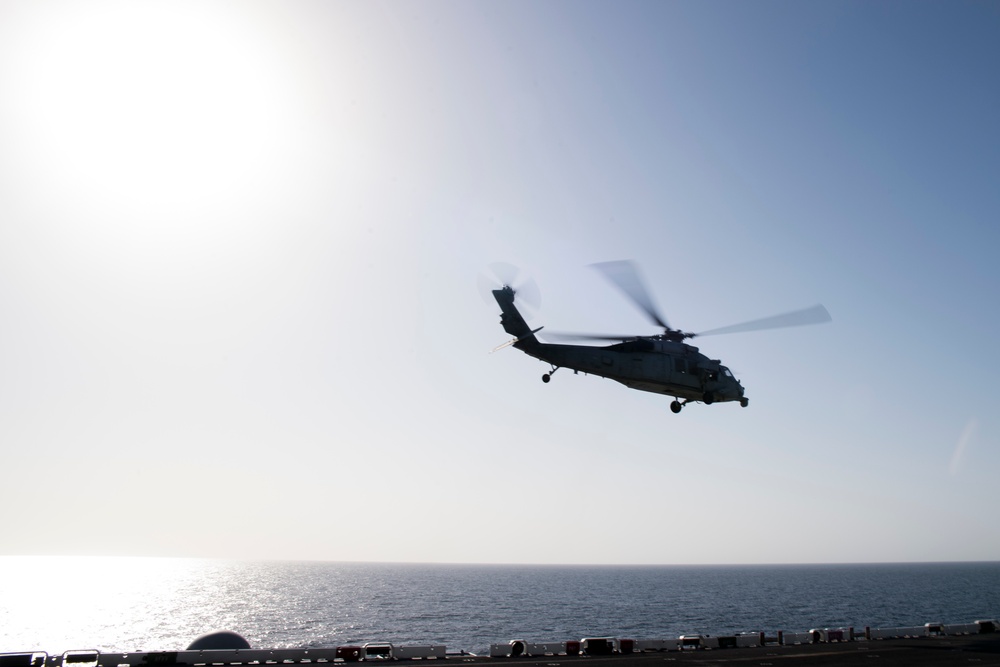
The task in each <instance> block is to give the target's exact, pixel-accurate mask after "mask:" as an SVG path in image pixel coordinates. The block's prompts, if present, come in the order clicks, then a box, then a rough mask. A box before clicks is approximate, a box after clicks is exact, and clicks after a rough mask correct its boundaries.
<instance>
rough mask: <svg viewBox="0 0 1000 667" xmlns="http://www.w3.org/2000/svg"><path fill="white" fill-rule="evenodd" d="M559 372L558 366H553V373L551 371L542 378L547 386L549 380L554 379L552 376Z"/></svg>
mask: <svg viewBox="0 0 1000 667" xmlns="http://www.w3.org/2000/svg"><path fill="white" fill-rule="evenodd" d="M557 370H559V367H558V366H553V367H552V370H551V371H549V372H548V373H546V374H545V375H543V376H542V382H544V383H545V384H548V383H549V380H551V379H552V374H553V373H555V372H556V371H557Z"/></svg>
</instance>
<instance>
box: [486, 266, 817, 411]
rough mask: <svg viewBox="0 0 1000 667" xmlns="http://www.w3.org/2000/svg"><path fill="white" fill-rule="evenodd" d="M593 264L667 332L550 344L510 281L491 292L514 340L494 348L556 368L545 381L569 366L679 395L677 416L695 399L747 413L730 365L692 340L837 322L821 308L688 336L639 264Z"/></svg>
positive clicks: (587, 336)
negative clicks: (658, 300) (663, 309)
mask: <svg viewBox="0 0 1000 667" xmlns="http://www.w3.org/2000/svg"><path fill="white" fill-rule="evenodd" d="M591 266H592V267H593V268H595V269H597V270H598V271H600V272H601V273H602V274H603V275H604V277H605V278H607V279H608V280H609V281H611V283H612V284H613V285H615V286H616V287H617V288H618V289H619V290H621V291H622V293H623V294H625V295H626V296H627V297H628V298H629V299H631V300H632V301H633V302H634V303H635V305H636V306H638V307H639V309H640V310H642V311H643V312H644V313H645V314H646V316H647V317H648V318H649V319H650V321H651V322H652V323H653V324H655V325H657V326H658V327H661V328H662V329H663V333H659V334H654V335H650V336H636V335H628V336H620V335H607V334H602V335H594V334H551V333H550V334H547V335H546V338H550V339H556V340H557V339H577V340H603V341H617V342H615V343H613V344H611V345H606V346H602V347H598V346H593V345H569V344H561V343H543V342H541V341H540V340H538V337H537V336H536V334H537V333H538V332H539V331H541V330H542V328H543V327H538V328H537V329H532V328H531V327H529V326H528V324H527V322H525V320H524V317H523V316H522V315H521V313H520V312H519V311H518V309H517V306H516V305H515V304H514V299H515V295H516V294H517V292H518V290H517V289H515V288H514V287H513V286H512V285H511V284H510V282H512V281H505V282H504V283H503V285H502V286H501V287H500V288H499V289H494V290H491V291H492V294H493V297H494V298H495V299H496V302H497V304H498V305H499V306H500V311H501V315H500V324H501V325H502V326H503V328H504V331H506V332H507V333H509V334H511V335H512V336H514V338H513V339H512V340H510V341H508V342H506V343H504V344H502V345H499V346H497V347H496V348H494V350H493V351H494V352H496V351H497V350H500V349H502V348H504V347H507V346H510V345H513V346H514V347H515V348H516V349H518V350H521V351H522V352H524V353H525V354H527V355H529V356H532V357H535V358H536V359H540V360H541V361H544V362H546V363H548V364H550V365H551V367H552V368H551V370H550V371H548V372H547V373H545V374H544V375H542V381H543V382H546V383H548V382H549V381H550V380H551V379H552V374H553V373H555V372H556V371H557V370H559V369H560V368H570V369H572V370H573V372H574V373H587V374H590V375H597V376H599V377H603V378H607V379H609V380H614V381H616V382H620V383H622V384H623V385H625V386H626V387H628V388H629V389H638V390H640V391H649V392H653V393H656V394H665V395H667V396H673V397H674V400H673V401H672V402H671V403H670V410H671V411H672V412H673V413H674V414H677V413H679V412H680V411H681V409H682V408H683V407H684V406H685V405H687V404H688V403H692V402H700V403H704V404H706V405H711V404H713V403H725V402H731V401H733V402H739V404H740V405H741V406H742V407H744V408H745V407H747V406H748V405H749V404H750V399H748V398H747V397H746V393H745V390H744V388H743V385H742V384H741V383H740V381H739V380H738V379H736V377H735V376H734V375H733V373H732V372H731V371H730V370H729V368H727V367H726V366H724V365H722V363H721V362H720V361H719V360H718V359H710V358H709V357H707V356H705V355H704V354H702V353H701V352H700V351H699V350H698V348H697V347H695V346H693V345H689V344H688V343H686V342H685V341H686V340H688V339H691V338H695V337H697V336H710V335H717V334H727V333H742V332H747V331H760V330H764V329H778V328H784V327H794V326H802V325H806V324H822V323H824V322H830V321H831V320H832V318H831V317H830V313H829V312H827V310H826V308H824V307H823V306H822V305H816V306H812V307H811V308H804V309H802V310H795V311H792V312H789V313H783V314H780V315H773V316H771V317H765V318H761V319H758V320H751V321H749V322H742V323H740V324H734V325H731V326H727V327H721V328H718V329H711V330H709V331H702V332H700V333H689V332H686V331H681V330H680V329H674V328H672V327H671V326H670V325H669V324H667V321H666V320H665V319H664V318H663V317H662V316H661V315H660V314H659V312H658V311H657V309H656V307H655V306H654V305H653V300H652V299H651V298H650V296H649V292H648V291H647V290H646V287H645V283H644V282H643V280H642V278H641V277H640V275H639V270H638V268H637V267H636V265H635V264H634V263H633V262H631V261H628V260H621V261H614V262H601V263H598V264H592V265H591Z"/></svg>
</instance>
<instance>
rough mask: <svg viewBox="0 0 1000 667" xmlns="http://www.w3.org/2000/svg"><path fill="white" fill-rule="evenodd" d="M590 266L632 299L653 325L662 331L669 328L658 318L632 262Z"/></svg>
mask: <svg viewBox="0 0 1000 667" xmlns="http://www.w3.org/2000/svg"><path fill="white" fill-rule="evenodd" d="M591 266H592V267H594V268H595V269H597V270H598V271H600V272H601V273H603V274H604V277H605V278H607V279H608V280H610V281H611V282H612V283H613V284H614V285H615V287H617V288H618V289H620V290H621V291H622V293H623V294H624V295H625V296H627V297H628V298H630V299H632V301H633V302H635V304H636V305H637V306H639V308H641V309H642V310H643V311H644V312H645V313H646V315H648V316H649V319H650V320H651V321H652V322H653V323H654V324H656V325H657V326H659V327H661V328H663V329H669V328H670V325H669V324H667V321H666V320H664V319H663V317H661V316H660V313H659V311H658V310H657V309H656V306H655V305H653V299H652V298H651V297H650V296H649V292H648V291H647V290H646V285H645V283H644V282H643V280H642V278H641V277H640V276H639V269H638V267H636V265H635V263H634V262H631V261H629V260H619V261H615V262H598V263H597V264H591Z"/></svg>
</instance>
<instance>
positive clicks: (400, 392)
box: [0, 1, 1000, 563]
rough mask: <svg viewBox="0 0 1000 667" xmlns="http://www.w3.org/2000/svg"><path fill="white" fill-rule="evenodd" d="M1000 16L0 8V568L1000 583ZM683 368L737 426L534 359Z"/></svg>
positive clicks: (392, 7) (65, 5) (361, 5)
mask: <svg viewBox="0 0 1000 667" xmlns="http://www.w3.org/2000/svg"><path fill="white" fill-rule="evenodd" d="M998 34H1000V6H998V5H997V4H995V3H990V2H920V1H915V2H879V3H870V2H826V3H816V2H813V3H800V2H753V3H739V2H721V3H720V2H638V3H636V2H632V3H628V2H616V3H607V2H541V3H538V2H477V3H456V2H396V3H390V2H340V3H336V2H286V3H281V4H280V5H278V4H275V3H247V2H178V3H154V2H103V1H98V2H90V3H85V4H80V3H72V2H57V1H47V2H45V1H43V2H33V3H5V4H4V5H2V6H0V146H2V150H0V313H2V325H0V470H2V471H3V476H4V482H3V484H2V485H0V518H2V524H3V526H4V529H3V531H2V532H0V553H8V554H23V553H26V554H41V553H46V554H107V555H117V554H122V555H161V556H175V555H176V556H209V557H244V558H302V559H330V560H379V561H442V562H513V563H521V562H524V563H787V562H856V561H920V560H997V559H1000V531H997V530H996V516H995V509H996V508H997V507H998V506H1000V486H998V485H997V484H996V478H997V470H998V467H1000V451H998V445H1000V437H998V435H1000V423H998V418H997V416H996V414H997V412H996V402H997V399H998V398H1000V390H998V384H997V379H998V377H1000V363H998V361H997V355H996V349H995V345H994V343H995V340H996V334H997V331H998V315H997V313H998V308H997V292H998V287H1000V285H998V283H1000V269H998V267H997V262H996V251H997V247H998V245H1000V244H998V241H1000V238H998V236H1000V232H998V229H1000V226H998V224H997V223H998V221H1000V129H998V128H1000V124H998V123H997V118H998V109H1000V86H998V84H997V71H998V68H1000V40H998V39H997V35H998ZM622 258H632V259H635V260H636V261H637V262H638V263H639V264H640V265H641V266H642V268H643V271H644V273H645V276H646V278H647V281H648V283H649V287H650V289H651V291H652V292H653V293H654V295H655V298H656V300H657V302H658V304H659V305H660V308H661V310H662V311H663V312H664V314H665V315H666V316H667V318H668V319H669V321H670V323H671V324H673V325H674V326H678V327H680V328H683V329H685V330H695V331H697V330H705V329H711V328H715V327H719V326H724V325H726V324H731V323H734V322H740V321H744V320H749V319H754V318H756V317H762V316H766V315H771V314H774V313H778V312H783V311H787V310H791V309H794V308H799V307H805V306H809V305H812V304H814V303H823V304H825V305H826V306H827V308H828V309H829V310H830V312H831V313H832V315H833V318H834V321H833V323H832V324H828V325H824V326H820V327H810V328H800V329H788V330H782V331H774V332H758V333H751V334H745V335H738V336H736V335H734V336H720V337H717V338H706V339H702V340H701V341H699V345H700V346H701V348H702V351H704V352H706V353H707V354H709V355H710V356H712V357H713V358H720V359H722V360H723V362H724V363H726V364H728V365H729V366H730V367H731V368H732V369H733V370H734V372H735V373H736V374H737V375H738V377H740V378H741V380H742V381H743V383H744V385H745V386H746V387H747V395H748V396H749V397H750V407H748V408H747V409H741V408H739V407H738V406H737V405H735V404H723V405H714V406H711V407H706V406H703V405H692V406H689V407H688V408H686V409H685V410H684V412H683V413H682V414H680V415H673V414H672V413H671V412H670V411H669V399H665V398H663V397H659V396H656V395H652V394H645V393H641V392H635V391H629V390H627V389H625V388H624V387H622V386H620V385H618V384H616V383H613V382H610V381H607V380H602V379H599V378H594V377H586V376H583V375H577V376H574V375H572V374H571V373H569V372H565V371H564V372H563V373H558V374H556V376H555V377H554V379H553V381H552V383H550V384H547V385H546V384H543V383H542V382H541V381H540V379H539V378H540V376H541V374H542V373H543V372H544V371H545V370H546V366H545V365H544V364H542V363H540V362H538V361H536V360H534V359H531V358H528V357H526V356H524V355H522V354H520V353H519V352H518V351H516V350H514V349H506V350H503V351H502V352H498V353H497V354H492V355H491V354H489V350H490V349H492V348H493V347H494V346H496V345H497V344H499V343H501V342H504V341H505V340H506V339H507V336H506V334H505V333H504V332H503V331H502V329H501V328H500V326H499V317H498V309H497V307H496V304H495V303H489V302H484V301H483V300H482V298H481V296H480V294H479V293H478V290H477V276H478V275H479V274H480V273H481V272H482V271H484V270H485V269H486V267H487V266H488V265H489V264H490V263H492V262H495V261H498V260H503V261H509V262H511V263H514V264H516V265H518V266H520V267H522V268H523V269H524V270H525V271H526V272H527V273H530V274H531V275H532V276H533V277H534V279H535V280H536V281H537V283H538V285H539V287H540V289H541V293H542V304H541V307H540V308H539V309H538V311H537V312H536V313H535V315H534V319H533V320H532V322H533V324H534V326H541V325H545V326H547V327H549V328H551V329H559V330H571V331H572V330H576V331H598V332H604V331H626V332H629V331H631V332H635V333H647V332H648V333H654V332H655V329H653V328H651V327H650V326H649V324H648V323H647V322H646V321H645V319H643V317H642V315H641V314H640V313H639V312H638V311H636V310H635V309H634V308H633V307H632V306H631V305H630V304H628V303H627V302H625V301H624V300H623V299H622V298H621V296H620V295H619V294H618V292H617V291H615V290H614V289H613V288H611V287H610V286H608V285H607V284H606V283H604V282H602V281H601V279H600V277H599V276H597V275H596V274H595V272H594V271H592V270H590V269H588V268H587V264H589V263H592V262H597V261H605V260H614V259H622Z"/></svg>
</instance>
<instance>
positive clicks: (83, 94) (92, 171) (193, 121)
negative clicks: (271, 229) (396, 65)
mask: <svg viewBox="0 0 1000 667" xmlns="http://www.w3.org/2000/svg"><path fill="white" fill-rule="evenodd" d="M50 8H51V6H50ZM262 23H263V22H262V21H255V16H254V15H253V13H252V12H250V11H242V12H235V11H228V12H227V11H225V10H224V6H221V5H218V4H215V3H187V2H179V3H170V2H121V3H118V2H114V3H105V4H96V5H95V4H93V3H83V4H78V3H67V4H65V5H61V6H59V7H58V11H50V12H48V13H47V15H45V16H41V17H38V18H37V19H36V20H35V21H34V22H33V23H32V28H33V30H32V31H31V33H32V34H25V35H21V36H20V38H19V41H20V43H19V45H18V50H17V52H16V53H17V55H18V57H19V59H18V63H19V65H18V66H17V67H18V69H17V81H16V83H15V91H14V92H15V93H16V94H17V100H16V102H15V103H14V104H15V109H16V115H17V116H18V117H17V118H16V119H15V120H16V122H17V125H18V127H19V137H18V141H19V142H20V146H19V148H20V152H21V153H22V154H23V155H24V161H25V162H26V163H27V167H28V169H29V170H30V171H32V172H33V179H32V180H33V182H36V183H39V184H40V185H38V186H37V188H36V190H37V192H35V193H34V195H35V197H36V198H40V199H42V200H44V201H45V203H46V205H47V206H49V207H57V209H58V210H60V211H72V212H73V214H74V216H75V217H76V218H77V219H80V218H81V217H83V218H85V219H86V221H87V224H88V225H89V226H90V228H91V229H90V231H91V232H97V233H98V234H100V233H101V232H103V233H104V234H105V235H106V236H109V237H115V236H125V237H129V236H132V237H137V236H147V237H149V238H150V239H152V241H151V242H155V243H162V242H163V241H164V239H167V240H168V242H169V240H170V239H176V240H177V242H188V243H190V242H191V241H192V237H198V238H204V237H205V236H211V235H213V234H221V233H226V232H227V231H230V230H229V229H228V228H227V225H234V224H238V221H239V218H240V217H241V216H240V214H247V213H249V212H252V211H253V210H254V209H255V207H258V206H259V205H260V203H261V202H260V199H261V197H262V196H265V194H264V193H268V192H273V191H274V190H275V188H276V186H278V185H280V184H278V183H276V182H275V179H278V180H280V178H281V176H280V174H281V173H282V169H281V168H280V164H279V163H280V162H281V159H282V155H283V154H284V153H286V152H287V150H288V146H289V145H290V144H292V143H294V140H295V139H294V133H295V132H296V128H295V127H294V126H295V122H294V104H295V99H294V97H295V96H294V83H290V81H293V80H294V78H295V70H294V68H293V67H291V66H290V65H289V63H288V62H285V60H283V58H284V54H283V53H282V47H281V39H280V38H279V37H277V36H275V35H271V34H268V33H267V32H266V29H265V27H264V26H263V25H262Z"/></svg>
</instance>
